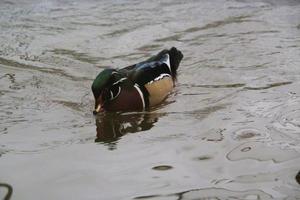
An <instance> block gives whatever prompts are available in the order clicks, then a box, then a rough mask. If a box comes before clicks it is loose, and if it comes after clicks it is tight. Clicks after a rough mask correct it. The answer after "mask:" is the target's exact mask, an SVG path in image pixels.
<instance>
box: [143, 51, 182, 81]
mask: <svg viewBox="0 0 300 200" xmlns="http://www.w3.org/2000/svg"><path fill="white" fill-rule="evenodd" d="M166 54H169V59H170V67H171V72H172V76H173V78H176V75H177V69H178V67H179V64H180V62H181V60H182V58H183V54H182V53H181V51H180V50H178V49H177V48H176V47H172V48H171V49H165V50H162V51H161V52H159V53H158V54H157V55H155V56H152V57H151V58H149V59H148V60H146V61H145V62H152V61H160V60H161V59H163V58H164V56H165V55H166Z"/></svg>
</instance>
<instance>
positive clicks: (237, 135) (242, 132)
mask: <svg viewBox="0 0 300 200" xmlns="http://www.w3.org/2000/svg"><path fill="white" fill-rule="evenodd" d="M268 136H269V135H268V134H266V133H264V132H262V131H260V130H257V129H254V128H242V129H239V130H237V131H235V132H234V133H233V135H232V138H233V139H234V140H238V141H242V140H249V139H261V138H267V137H268Z"/></svg>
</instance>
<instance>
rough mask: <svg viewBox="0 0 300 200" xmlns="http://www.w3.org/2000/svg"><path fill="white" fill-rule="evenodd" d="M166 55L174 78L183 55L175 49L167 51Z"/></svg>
mask: <svg viewBox="0 0 300 200" xmlns="http://www.w3.org/2000/svg"><path fill="white" fill-rule="evenodd" d="M168 54H169V56H170V65H171V71H172V76H173V77H174V78H176V75H177V69H178V67H179V64H180V62H181V60H182V58H183V54H182V53H181V51H179V50H178V49H176V48H175V47H172V48H171V49H170V50H169V51H168Z"/></svg>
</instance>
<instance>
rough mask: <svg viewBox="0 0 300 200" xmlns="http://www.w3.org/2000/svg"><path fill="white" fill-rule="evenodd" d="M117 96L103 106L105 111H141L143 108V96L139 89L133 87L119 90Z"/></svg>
mask: <svg viewBox="0 0 300 200" xmlns="http://www.w3.org/2000/svg"><path fill="white" fill-rule="evenodd" d="M120 89H121V90H120V93H119V95H118V96H117V97H116V98H115V99H113V100H111V101H109V102H108V103H107V104H105V110H107V111H120V110H123V111H126V110H143V109H144V107H145V101H144V96H143V93H142V91H141V89H140V88H139V87H138V86H137V85H135V86H133V87H130V88H122V87H121V88H120Z"/></svg>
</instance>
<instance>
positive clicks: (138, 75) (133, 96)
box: [92, 47, 183, 114]
mask: <svg viewBox="0 0 300 200" xmlns="http://www.w3.org/2000/svg"><path fill="white" fill-rule="evenodd" d="M182 58H183V55H182V53H181V51H179V50H177V49H176V48H175V47H172V48H171V49H169V50H163V51H161V52H159V53H158V54H157V55H155V56H152V57H151V58H149V59H148V60H146V61H143V62H140V63H137V64H134V65H130V66H128V67H125V68H122V69H119V70H117V69H104V70H103V71H102V72H100V73H99V74H98V76H97V77H96V79H95V80H94V82H93V84H92V91H93V94H94V97H95V110H94V112H93V113H94V114H97V113H99V112H101V111H131V110H145V109H148V108H150V107H152V106H156V105H158V104H159V103H161V102H162V101H163V100H164V99H165V98H166V97H167V96H168V94H169V93H170V92H171V91H172V89H173V87H174V83H175V81H176V75H177V69H178V66H179V63H180V62H181V60H182Z"/></svg>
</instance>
